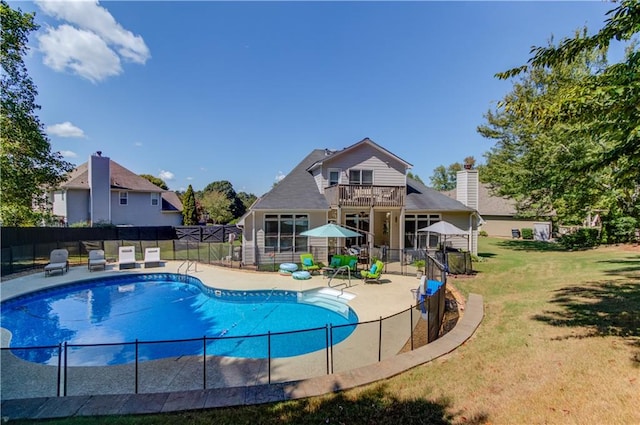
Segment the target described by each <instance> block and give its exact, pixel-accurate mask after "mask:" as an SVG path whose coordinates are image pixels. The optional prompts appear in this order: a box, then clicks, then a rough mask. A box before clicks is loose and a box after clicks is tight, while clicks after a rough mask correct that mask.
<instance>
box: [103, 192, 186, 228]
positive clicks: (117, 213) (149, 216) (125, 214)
mask: <svg viewBox="0 0 640 425" xmlns="http://www.w3.org/2000/svg"><path fill="white" fill-rule="evenodd" d="M120 192H121V191H117V190H113V191H111V222H112V223H113V224H115V225H135V226H172V225H175V224H176V222H175V218H176V217H175V216H178V217H179V216H180V215H179V214H168V213H163V212H162V210H161V205H162V202H158V205H151V193H150V192H127V193H128V196H127V198H128V199H127V205H120Z"/></svg>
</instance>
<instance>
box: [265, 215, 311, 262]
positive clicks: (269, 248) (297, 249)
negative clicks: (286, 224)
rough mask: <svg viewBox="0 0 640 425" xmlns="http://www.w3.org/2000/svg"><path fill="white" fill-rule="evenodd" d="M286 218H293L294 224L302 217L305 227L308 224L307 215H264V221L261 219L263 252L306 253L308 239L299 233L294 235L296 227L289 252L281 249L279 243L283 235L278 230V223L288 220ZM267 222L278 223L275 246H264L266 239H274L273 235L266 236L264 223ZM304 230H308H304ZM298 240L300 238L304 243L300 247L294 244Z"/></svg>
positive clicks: (295, 227)
mask: <svg viewBox="0 0 640 425" xmlns="http://www.w3.org/2000/svg"><path fill="white" fill-rule="evenodd" d="M267 216H271V217H269V218H267ZM273 216H276V217H273ZM283 216H285V218H283ZM288 216H293V217H292V219H293V220H294V223H295V221H296V219H297V218H303V217H305V218H306V221H307V225H308V223H309V214H299V213H275V214H266V215H265V216H264V219H263V220H264V222H263V229H265V244H264V250H265V252H293V253H300V252H305V251H308V249H309V238H308V237H306V236H300V233H296V230H297V227H298V226H294V233H293V235H292V236H291V237H292V238H293V239H292V245H291V250H286V249H283V248H282V246H281V242H282V238H283V235H282V233H281V230H280V229H281V224H280V223H281V222H282V221H283V220H289V219H290V218H289V217H288ZM267 221H271V222H276V221H277V222H278V235H277V238H278V242H277V244H276V246H268V245H267V244H266V239H267V237H275V235H267V234H266V227H267V226H266V223H267ZM306 230H308V229H306ZM287 237H288V236H287ZM298 238H301V239H302V238H304V240H305V241H306V243H305V244H304V245H302V246H298V244H297V243H296V241H297V239H298Z"/></svg>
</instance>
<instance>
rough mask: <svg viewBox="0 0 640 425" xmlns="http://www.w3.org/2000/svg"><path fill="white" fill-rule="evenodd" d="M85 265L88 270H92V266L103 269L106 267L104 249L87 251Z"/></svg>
mask: <svg viewBox="0 0 640 425" xmlns="http://www.w3.org/2000/svg"><path fill="white" fill-rule="evenodd" d="M87 267H88V268H89V271H93V269H94V268H100V267H102V269H103V270H105V269H106V268H107V259H106V258H104V251H103V250H102V249H92V250H91V251H89V260H88V261H87Z"/></svg>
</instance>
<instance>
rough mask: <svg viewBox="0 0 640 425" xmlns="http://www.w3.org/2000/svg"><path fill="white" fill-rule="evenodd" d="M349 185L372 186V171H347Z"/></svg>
mask: <svg viewBox="0 0 640 425" xmlns="http://www.w3.org/2000/svg"><path fill="white" fill-rule="evenodd" d="M349 184H359V185H372V184H373V170H349Z"/></svg>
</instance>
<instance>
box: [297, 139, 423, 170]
mask: <svg viewBox="0 0 640 425" xmlns="http://www.w3.org/2000/svg"><path fill="white" fill-rule="evenodd" d="M365 144H366V145H369V146H371V147H373V148H374V149H376V150H378V151H380V152H382V153H383V154H384V155H386V156H390V157H392V158H394V159H395V160H396V161H398V162H400V163H402V164H403V165H404V166H405V167H407V168H411V167H412V166H413V165H411V164H410V163H408V162H407V161H405V160H404V159H402V158H400V157H399V156H397V155H395V154H393V153H391V152H389V151H388V150H386V149H385V148H383V147H382V146H380V145H379V144H377V143H375V142H374V141H373V140H371V139H369V138H368V137H365V138H364V139H362V140H360V141H359V142H357V143H354V144H353V145H351V146H347V147H346V148H344V149H342V150H339V151H330V150H328V149H325V150H324V153H325V154H324V155H323V157H322V158H321V159H320V160H318V161H316V162H314V163H312V164H311V165H310V166H309V167H308V168H307V170H312V169H313V168H316V167H319V166H321V165H322V163H323V162H324V161H325V160H333V159H335V158H338V157H340V156H344V155H348V154H349V153H350V152H352V151H353V150H354V149H357V148H358V147H360V146H362V145H365Z"/></svg>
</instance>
